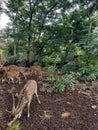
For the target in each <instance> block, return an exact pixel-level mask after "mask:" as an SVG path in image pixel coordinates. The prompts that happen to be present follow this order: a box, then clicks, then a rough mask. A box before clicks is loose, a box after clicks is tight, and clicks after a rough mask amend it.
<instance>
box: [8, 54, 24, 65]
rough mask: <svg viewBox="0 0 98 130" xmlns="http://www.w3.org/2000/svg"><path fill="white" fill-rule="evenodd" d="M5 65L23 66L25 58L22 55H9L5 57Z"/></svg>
mask: <svg viewBox="0 0 98 130" xmlns="http://www.w3.org/2000/svg"><path fill="white" fill-rule="evenodd" d="M7 63H8V64H16V65H21V66H24V63H25V56H24V55H23V54H17V55H16V56H11V55H10V56H8V57H7Z"/></svg>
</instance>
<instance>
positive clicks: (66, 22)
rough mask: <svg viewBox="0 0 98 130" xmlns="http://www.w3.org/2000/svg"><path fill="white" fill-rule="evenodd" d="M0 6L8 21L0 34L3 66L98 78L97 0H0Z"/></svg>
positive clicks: (0, 11)
mask: <svg viewBox="0 0 98 130" xmlns="http://www.w3.org/2000/svg"><path fill="white" fill-rule="evenodd" d="M0 5H1V8H0V13H1V14H2V13H3V12H4V13H6V14H7V15H8V16H9V18H10V22H9V23H8V24H7V26H6V28H5V29H4V30H1V33H0V55H1V59H3V60H5V61H6V64H16V65H19V66H28V67H29V66H31V65H34V64H35V65H36V64H37V65H41V66H43V67H46V68H47V69H48V70H49V71H50V72H58V73H62V74H69V73H75V74H77V75H78V76H79V77H84V78H86V79H87V80H93V79H95V78H97V77H98V1H97V0H14V1H13V0H3V1H2V2H1V4H0ZM3 5H5V6H3Z"/></svg>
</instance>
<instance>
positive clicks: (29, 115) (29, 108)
mask: <svg viewBox="0 0 98 130" xmlns="http://www.w3.org/2000/svg"><path fill="white" fill-rule="evenodd" d="M30 104H31V101H29V102H28V118H29V117H30Z"/></svg>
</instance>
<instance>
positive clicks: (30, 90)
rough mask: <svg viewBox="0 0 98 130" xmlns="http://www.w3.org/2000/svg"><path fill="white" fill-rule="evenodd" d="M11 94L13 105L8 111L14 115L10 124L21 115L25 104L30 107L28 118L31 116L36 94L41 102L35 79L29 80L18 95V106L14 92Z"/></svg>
mask: <svg viewBox="0 0 98 130" xmlns="http://www.w3.org/2000/svg"><path fill="white" fill-rule="evenodd" d="M11 94H12V98H13V106H12V110H11V111H8V112H9V113H11V115H12V116H13V120H12V121H10V122H9V123H8V126H11V125H12V124H13V123H14V122H15V121H16V119H17V118H20V117H21V114H22V112H23V109H24V107H25V106H27V107H28V118H29V117H30V104H31V100H32V97H33V95H34V94H35V95H36V97H37V99H38V102H39V104H40V100H39V97H38V94H37V82H36V81H35V80H28V82H27V83H26V84H25V86H24V87H23V89H22V90H21V91H20V94H19V97H18V104H17V106H16V108H15V98H14V94H13V92H11Z"/></svg>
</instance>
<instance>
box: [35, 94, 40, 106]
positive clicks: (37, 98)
mask: <svg viewBox="0 0 98 130" xmlns="http://www.w3.org/2000/svg"><path fill="white" fill-rule="evenodd" d="M35 94H36V97H37V100H38V103H39V104H41V102H40V100H39V97H38V94H37V92H36V93H35Z"/></svg>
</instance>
